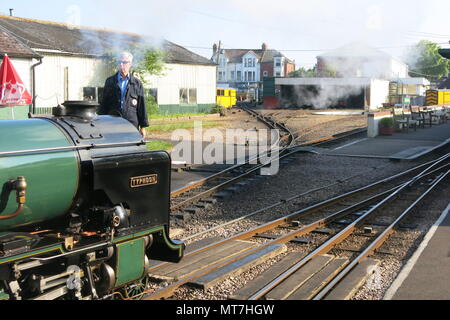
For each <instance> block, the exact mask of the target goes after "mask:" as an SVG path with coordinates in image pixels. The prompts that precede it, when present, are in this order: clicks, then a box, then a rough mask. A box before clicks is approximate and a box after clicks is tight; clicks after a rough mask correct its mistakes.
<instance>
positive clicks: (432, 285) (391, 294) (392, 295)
mask: <svg viewBox="0 0 450 320" xmlns="http://www.w3.org/2000/svg"><path fill="white" fill-rule="evenodd" d="M449 211H450V203H449V205H448V206H447V208H446V209H445V210H444V212H443V213H442V214H441V216H440V217H439V219H438V220H437V221H436V223H435V224H434V225H433V226H432V227H431V228H430V230H429V231H428V233H427V234H426V235H425V237H424V239H423V241H422V243H421V244H420V245H419V248H418V249H417V250H416V252H415V253H414V254H413V256H412V257H411V258H410V259H409V260H408V262H407V263H406V265H405V266H404V267H403V269H402V270H401V271H400V273H399V275H398V276H397V278H396V279H395V280H394V282H393V283H392V285H391V287H390V288H389V289H388V291H387V292H386V294H385V296H384V300H450V277H449V276H448V275H449V274H450V214H449Z"/></svg>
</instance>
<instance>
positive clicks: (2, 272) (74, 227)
mask: <svg viewBox="0 0 450 320" xmlns="http://www.w3.org/2000/svg"><path fill="white" fill-rule="evenodd" d="M96 107H97V105H96V104H94V103H91V102H78V101H68V102H65V103H64V104H63V106H58V107H56V108H54V112H53V113H54V114H53V116H48V117H39V118H33V119H31V120H34V121H38V119H39V121H46V122H49V123H51V124H52V125H54V126H55V128H56V129H55V130H59V131H60V132H61V133H62V135H64V137H66V138H67V141H68V142H69V143H68V146H63V147H58V146H57V147H53V148H45V149H43V148H40V149H35V150H33V149H27V150H14V151H10V152H8V151H6V152H3V153H0V161H1V157H17V159H19V158H20V159H26V157H36V155H42V154H44V155H45V154H49V155H50V156H49V157H48V158H49V160H48V161H51V159H52V156H54V155H57V154H58V153H62V152H68V150H70V151H71V152H73V153H74V155H75V156H74V157H75V158H76V168H74V170H75V171H77V172H78V179H77V182H78V185H77V187H76V192H74V196H73V198H71V200H70V203H67V206H65V207H66V208H67V209H66V210H63V212H57V213H52V215H50V214H48V215H46V213H45V212H42V211H44V210H43V207H42V203H39V204H38V200H35V199H32V197H30V196H31V195H30V192H32V191H31V190H32V188H31V187H29V188H28V190H27V188H26V185H27V183H28V185H30V184H33V185H34V187H35V189H34V190H36V185H37V184H39V183H40V182H42V181H45V179H46V176H47V174H46V172H41V173H39V175H38V177H37V178H36V177H34V179H31V178H30V179H28V180H27V174H26V170H25V169H24V172H25V174H23V175H22V174H21V171H20V170H21V169H20V166H19V167H17V168H15V172H14V174H15V175H17V176H20V181H23V182H25V183H22V184H23V185H24V186H25V187H24V188H22V189H20V190H21V191H20V192H22V193H21V194H23V197H22V198H21V199H22V200H21V201H24V204H22V208H25V209H23V210H24V211H23V212H21V211H22V209H18V210H17V211H19V213H17V212H16V216H15V217H12V218H8V219H4V220H5V221H6V222H2V221H0V228H1V223H3V224H4V226H8V230H4V229H3V230H1V229H0V231H3V232H1V233H0V280H3V281H2V282H1V283H3V284H0V299H57V298H79V299H81V298H83V299H86V298H91V299H96V298H107V297H114V296H118V295H116V293H117V292H119V291H121V293H120V296H123V295H124V294H125V295H127V292H128V291H127V288H129V287H130V285H131V286H135V284H136V282H139V281H141V280H142V279H144V278H145V277H146V275H147V273H146V272H147V269H148V267H149V260H150V259H156V260H163V261H172V262H177V261H179V260H180V259H181V257H182V256H183V251H184V244H183V243H181V242H178V241H173V240H170V238H169V210H170V209H169V208H170V169H171V159H170V156H169V154H168V153H167V152H165V151H148V150H147V148H146V144H145V142H144V141H143V140H142V136H141V135H140V134H139V132H138V131H137V130H136V128H135V127H134V126H133V125H132V124H131V123H129V122H128V121H127V120H125V119H123V118H120V117H112V116H97V115H96V113H95V108H96ZM31 120H30V121H31ZM24 121H28V120H24ZM22 125H23V123H22ZM59 131H58V132H59ZM40 159H41V158H40ZM44 159H45V157H44ZM42 161H45V160H41V162H42ZM24 167H26V166H24ZM41 167H42V166H41ZM47 171H48V170H47ZM34 174H36V173H35V172H34ZM17 179H19V177H18V178H17ZM40 179H42V180H40ZM61 179H62V181H64V177H61ZM8 181H9V182H7V183H5V185H4V186H3V193H2V197H3V198H5V194H6V195H7V196H8V195H9V194H10V193H14V191H15V190H14V188H13V187H12V186H14V185H16V184H17V182H14V181H16V180H14V177H11V179H10V180H8ZM13 182H14V183H15V184H13ZM8 183H9V184H10V185H8ZM5 186H6V187H5ZM50 191H51V190H50ZM16 192H17V194H18V196H17V199H19V191H16ZM34 192H36V191H34ZM25 194H26V197H25ZM7 196H6V198H7ZM27 197H28V198H30V199H31V200H30V201H29V202H28V203H27V202H26V200H25V199H26V198H27ZM53 200H54V201H58V200H60V199H53ZM18 201H19V200H18ZM49 207H50V206H49ZM19 208H20V205H19ZM44 209H45V207H44ZM0 210H1V208H0ZM2 214H3V213H2V212H0V217H1V216H2ZM26 215H28V217H27V220H26V221H28V223H24V222H23V221H24V218H23V217H24V216H26ZM33 215H34V216H33ZM21 216H22V220H20V219H19V218H21ZM33 217H35V219H33ZM38 217H39V218H38ZM42 217H48V218H46V219H43V218H42ZM11 219H13V220H11ZM14 219H17V220H14ZM8 221H9V224H6V223H8ZM15 221H20V223H18V222H17V223H15ZM140 286H141V285H140ZM141 287H142V288H144V287H145V286H141ZM144 289H145V288H144ZM144 289H143V290H144Z"/></svg>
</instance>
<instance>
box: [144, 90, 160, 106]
mask: <svg viewBox="0 0 450 320" xmlns="http://www.w3.org/2000/svg"><path fill="white" fill-rule="evenodd" d="M144 96H145V98H146V99H147V97H148V96H152V97H153V99H154V100H155V102H156V103H158V88H150V89H144Z"/></svg>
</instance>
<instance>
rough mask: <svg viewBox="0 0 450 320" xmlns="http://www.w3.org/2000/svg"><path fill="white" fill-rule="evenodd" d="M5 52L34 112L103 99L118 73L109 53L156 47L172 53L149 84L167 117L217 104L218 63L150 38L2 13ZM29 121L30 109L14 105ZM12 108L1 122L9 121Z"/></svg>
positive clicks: (1, 112)
mask: <svg viewBox="0 0 450 320" xmlns="http://www.w3.org/2000/svg"><path fill="white" fill-rule="evenodd" d="M0 40H1V41H0V54H1V55H3V54H5V53H6V54H8V55H9V56H10V57H11V58H12V59H11V60H12V62H13V64H14V65H15V67H16V68H17V69H18V72H19V73H20V76H21V77H22V80H23V81H24V82H25V86H26V87H27V89H28V90H29V92H30V93H31V94H32V96H33V105H32V106H30V109H31V111H33V112H34V113H48V112H49V110H50V109H49V108H51V107H54V106H56V105H57V104H58V103H62V102H64V101H65V100H83V99H94V100H99V98H101V94H102V89H103V85H104V82H105V79H106V78H107V77H108V76H110V75H111V74H112V73H111V71H110V68H108V64H107V59H108V57H107V55H106V54H107V53H108V52H112V51H113V50H115V51H117V50H124V49H127V48H129V47H133V46H134V45H136V44H141V43H146V44H152V45H153V46H154V47H155V48H156V49H157V50H160V51H164V52H165V53H166V57H167V58H166V60H165V70H164V71H163V74H162V75H161V76H147V77H146V79H145V80H146V81H145V84H144V86H145V87H146V90H147V92H148V93H151V94H152V95H153V96H154V97H155V98H156V101H157V104H158V106H159V108H160V111H161V112H162V113H183V112H200V111H209V110H211V109H212V108H213V107H214V105H215V100H216V98H215V92H216V65H215V63H213V62H212V61H210V60H208V59H206V58H204V57H202V56H199V55H197V54H195V53H193V52H191V51H189V50H187V49H185V48H183V47H181V46H179V45H177V44H175V43H172V42H170V41H167V40H164V39H154V38H152V37H150V36H146V35H140V34H133V33H123V32H117V31H110V30H105V29H94V28H89V27H79V26H72V25H68V24H63V23H56V22H50V21H41V20H34V19H25V18H19V17H10V16H5V15H0ZM14 110H17V111H16V114H15V116H16V117H17V116H18V117H25V116H26V114H27V113H28V107H26V108H24V107H14ZM10 114H11V112H9V110H8V108H6V109H5V108H3V109H0V118H3V119H5V118H9V117H10Z"/></svg>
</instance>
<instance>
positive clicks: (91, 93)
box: [83, 87, 97, 100]
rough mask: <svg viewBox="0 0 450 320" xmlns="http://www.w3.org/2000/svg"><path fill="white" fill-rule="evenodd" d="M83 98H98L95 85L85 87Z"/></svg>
mask: <svg viewBox="0 0 450 320" xmlns="http://www.w3.org/2000/svg"><path fill="white" fill-rule="evenodd" d="M83 100H97V92H96V90H95V87H84V88H83Z"/></svg>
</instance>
